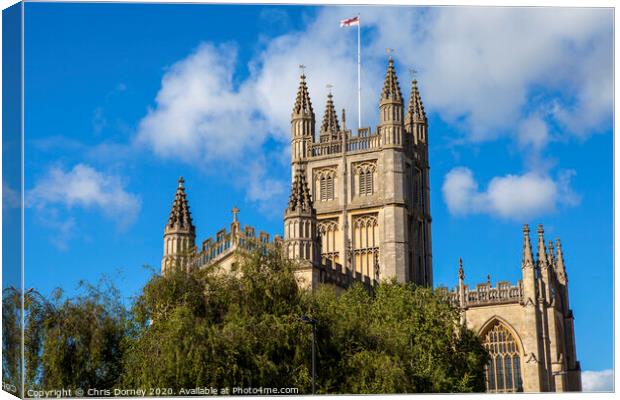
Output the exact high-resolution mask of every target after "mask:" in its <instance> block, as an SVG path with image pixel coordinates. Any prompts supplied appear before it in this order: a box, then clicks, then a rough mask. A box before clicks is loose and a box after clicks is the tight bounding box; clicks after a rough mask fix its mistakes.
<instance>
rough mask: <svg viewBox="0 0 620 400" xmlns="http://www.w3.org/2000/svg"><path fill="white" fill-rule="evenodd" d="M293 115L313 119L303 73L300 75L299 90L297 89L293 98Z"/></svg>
mask: <svg viewBox="0 0 620 400" xmlns="http://www.w3.org/2000/svg"><path fill="white" fill-rule="evenodd" d="M293 114H298V115H300V114H301V115H306V116H313V117H314V110H313V109H312V102H311V101H310V94H309V93H308V86H307V85H306V75H305V73H304V72H302V73H301V77H300V81H299V89H297V97H295V106H294V107H293Z"/></svg>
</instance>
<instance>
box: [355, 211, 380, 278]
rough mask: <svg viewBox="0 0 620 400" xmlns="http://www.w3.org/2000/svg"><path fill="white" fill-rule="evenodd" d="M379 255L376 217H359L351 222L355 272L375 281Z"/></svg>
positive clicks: (373, 215)
mask: <svg viewBox="0 0 620 400" xmlns="http://www.w3.org/2000/svg"><path fill="white" fill-rule="evenodd" d="M378 255H379V223H378V221H377V215H375V214H372V215H361V216H357V217H355V219H354V220H353V266H354V268H355V271H356V272H359V273H360V274H362V275H366V276H368V277H370V279H375V277H376V276H377V272H378V271H376V267H377V265H376V261H377V257H378Z"/></svg>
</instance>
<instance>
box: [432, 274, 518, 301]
mask: <svg viewBox="0 0 620 400" xmlns="http://www.w3.org/2000/svg"><path fill="white" fill-rule="evenodd" d="M442 289H443V290H444V292H445V293H446V295H447V296H449V299H450V302H451V303H452V304H453V305H455V306H460V307H464V308H468V307H473V306H491V305H499V304H510V303H520V302H522V300H523V283H522V282H521V281H520V280H519V281H517V284H516V285H515V284H512V283H511V282H507V281H501V282H497V284H496V285H495V286H492V285H491V283H490V282H487V283H480V284H477V285H476V286H475V287H473V288H470V287H469V286H468V285H465V286H464V287H463V289H462V290H463V292H462V293H463V294H464V298H463V300H461V289H460V288H459V287H455V288H454V289H453V290H451V291H448V289H447V288H442ZM463 301H464V303H463Z"/></svg>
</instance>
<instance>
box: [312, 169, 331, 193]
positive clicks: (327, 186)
mask: <svg viewBox="0 0 620 400" xmlns="http://www.w3.org/2000/svg"><path fill="white" fill-rule="evenodd" d="M335 181H336V170H335V169H332V168H325V169H321V170H318V171H317V172H316V174H315V182H316V186H315V188H316V189H318V192H319V195H318V196H317V198H318V199H319V200H320V201H329V200H333V199H334V198H335V188H334V187H335Z"/></svg>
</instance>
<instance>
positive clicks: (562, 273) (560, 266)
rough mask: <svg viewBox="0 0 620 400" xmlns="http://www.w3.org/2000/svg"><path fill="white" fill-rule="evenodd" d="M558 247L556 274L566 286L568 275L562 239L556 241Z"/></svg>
mask: <svg viewBox="0 0 620 400" xmlns="http://www.w3.org/2000/svg"><path fill="white" fill-rule="evenodd" d="M555 247H556V263H555V274H556V276H557V277H558V281H559V282H560V283H561V284H562V285H566V284H567V282H568V275H567V274H566V265H565V264H564V252H563V251H562V242H560V239H559V238H558V239H556V241H555Z"/></svg>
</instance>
